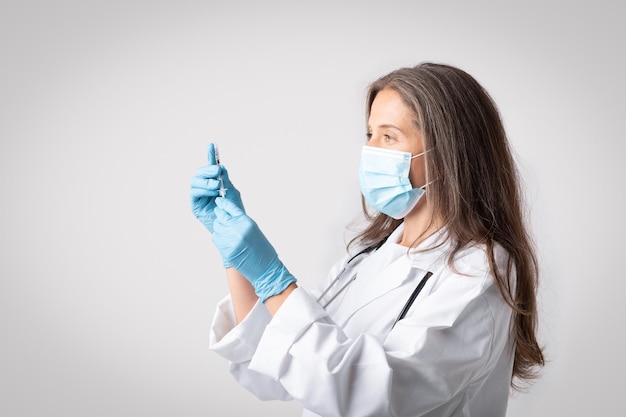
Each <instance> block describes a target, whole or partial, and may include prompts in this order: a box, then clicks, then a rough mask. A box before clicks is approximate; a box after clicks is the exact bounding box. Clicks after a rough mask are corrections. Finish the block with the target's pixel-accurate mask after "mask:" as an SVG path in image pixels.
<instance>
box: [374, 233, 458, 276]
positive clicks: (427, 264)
mask: <svg viewBox="0 0 626 417" xmlns="http://www.w3.org/2000/svg"><path fill="white" fill-rule="evenodd" d="M403 232H404V223H401V224H400V226H398V227H397V228H396V230H394V231H393V233H391V235H390V236H389V238H388V239H387V242H385V245H398V242H399V241H400V238H401V237H402V233H403ZM445 238H446V230H445V227H442V228H441V229H439V230H437V231H436V232H435V233H433V234H432V235H430V236H429V237H427V238H426V239H425V240H424V241H423V242H421V243H420V244H419V245H418V246H417V248H414V249H411V250H410V251H409V252H408V253H409V255H408V258H409V260H410V263H411V266H412V267H413V268H419V269H422V270H424V271H431V272H434V271H433V269H436V267H437V266H438V265H440V264H441V263H442V262H445V258H446V254H448V253H450V249H451V247H450V243H449V242H448V241H447V240H445ZM383 246H384V245H383ZM407 249H408V248H407Z"/></svg>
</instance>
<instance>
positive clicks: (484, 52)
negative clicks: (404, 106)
mask: <svg viewBox="0 0 626 417" xmlns="http://www.w3.org/2000/svg"><path fill="white" fill-rule="evenodd" d="M53 3H54V4H53ZM296 3H297V2H293V4H292V2H287V1H284V2H277V1H264V2H253V1H247V2H238V1H232V2H221V1H220V2H206V1H205V2H201V1H184V0H183V1H169V2H167V1H137V0H132V1H100V2H97V1H89V2H88V1H55V2H52V1H50V2H48V1H43V0H40V1H6V0H2V1H1V2H0V47H1V49H0V51H1V55H0V60H1V65H0V140H1V143H0V191H1V198H2V202H1V205H0V332H1V333H0V337H1V339H0V342H1V343H0V415H2V416H11V417H13V416H29V417H30V416H65V417H70V416H71V417H73V416H117V417H120V416H213V415H256V414H257V413H259V414H262V415H273V416H294V415H299V413H300V411H299V410H300V408H299V407H298V406H297V404H293V403H279V402H260V401H257V400H256V399H255V398H254V397H253V396H252V395H251V394H249V393H248V392H247V391H245V390H244V389H243V388H240V387H239V386H237V385H236V383H235V382H234V380H233V379H232V378H231V377H230V375H229V373H228V370H227V364H226V363H225V361H223V360H222V359H221V358H219V357H218V356H217V355H216V354H214V353H212V352H210V351H209V350H208V348H207V345H208V328H209V324H210V320H211V317H212V315H213V311H214V307H215V304H216V302H217V301H218V299H219V298H221V297H222V296H223V295H224V294H225V292H226V291H227V287H226V283H225V280H224V278H223V271H222V268H221V266H220V260H219V258H218V255H217V252H216V250H215V249H214V248H213V247H212V244H211V242H210V237H209V234H208V232H206V231H205V230H204V228H203V227H202V226H201V225H200V223H198V222H197V221H196V220H195V218H194V217H193V215H192V214H191V211H190V207H189V197H188V188H189V185H188V184H189V180H190V178H191V177H192V175H193V174H194V172H195V170H196V168H198V167H199V166H201V165H203V164H204V163H205V158H206V157H205V153H206V147H207V144H208V143H209V141H211V140H215V141H217V142H218V143H219V145H220V149H221V151H222V157H223V161H224V162H225V164H227V165H228V167H229V169H230V171H231V176H232V179H233V181H234V182H235V183H236V184H237V186H238V188H239V189H240V190H241V191H242V194H243V197H244V199H245V203H246V206H247V209H248V211H249V213H250V214H251V215H252V216H253V217H254V218H255V219H256V220H257V221H258V222H259V224H260V225H261V226H262V228H263V229H264V230H265V232H266V234H267V235H268V237H269V238H270V240H271V241H272V242H273V243H274V245H275V247H276V248H277V250H278V252H279V253H280V255H281V258H282V259H283V260H284V262H285V263H286V264H287V265H288V267H289V268H290V269H291V270H292V272H293V273H294V274H295V275H296V276H297V277H299V279H300V282H301V283H302V284H303V285H304V286H312V285H314V284H315V283H316V282H317V280H318V279H321V278H322V277H324V276H325V275H326V273H327V270H328V268H329V267H330V265H331V263H332V262H334V261H335V260H336V259H337V258H338V257H340V256H341V255H342V254H343V247H344V241H345V233H344V226H345V225H346V224H348V223H349V222H350V221H351V220H352V219H353V218H354V217H355V216H356V215H357V214H358V212H359V191H358V182H357V178H356V167H357V161H358V154H359V148H360V146H361V145H362V143H363V138H364V136H363V134H364V124H363V99H364V92H365V88H366V86H367V84H368V83H369V82H371V81H373V80H374V79H375V78H377V77H378V76H380V75H382V74H384V73H386V72H388V71H390V70H393V69H396V68H398V67H400V66H407V65H413V64H416V63H418V62H420V61H425V60H431V61H438V62H447V63H450V64H454V65H458V66H460V67H462V68H464V69H466V70H467V71H469V72H470V73H471V74H473V75H474V76H475V77H476V78H477V79H478V80H479V81H480V82H481V83H482V84H483V85H484V86H485V87H486V88H487V89H488V90H489V91H490V93H491V94H492V95H493V97H494V98H495V100H496V102H497V103H498V105H499V106H500V110H501V111H502V114H503V117H504V121H505V124H506V128H507V129H508V132H509V134H510V138H511V142H512V145H513V147H514V150H515V153H516V156H517V158H518V161H519V164H520V169H521V171H522V173H523V176H524V180H525V183H526V188H527V190H528V196H527V197H528V206H529V216H530V217H529V218H530V221H531V222H532V225H533V232H534V234H535V236H536V240H537V243H538V246H539V248H540V252H539V255H540V260H541V265H542V271H543V276H542V279H543V280H542V287H541V297H540V300H541V313H542V316H541V318H542V322H541V338H542V340H543V341H544V342H545V343H546V345H547V350H546V353H547V357H548V359H549V361H550V363H549V365H548V366H547V367H546V368H545V371H544V377H543V379H542V380H540V381H539V382H537V383H536V384H535V385H534V387H533V388H532V389H531V391H530V393H529V394H521V395H519V394H518V395H516V396H515V397H514V398H513V399H512V400H511V403H510V410H509V413H508V416H511V417H515V416H529V415H533V416H555V415H557V416H570V415H614V412H613V411H614V410H616V409H618V410H619V409H622V408H623V407H622V398H621V394H622V389H621V387H623V374H624V365H623V360H622V356H623V352H624V349H625V346H624V342H623V340H624V338H623V337H621V335H619V333H620V332H621V330H622V329H623V327H624V325H623V317H624V313H625V311H624V307H623V306H624V301H623V295H622V294H623V289H624V286H623V283H622V281H623V278H624V276H625V274H624V272H623V270H624V268H623V265H622V262H621V261H622V256H623V255H622V253H621V252H622V249H623V248H624V243H623V236H624V232H625V230H624V220H623V216H624V212H625V209H626V207H624V197H623V195H622V194H623V188H622V187H621V184H622V183H623V181H624V178H625V175H624V168H623V166H624V163H623V158H624V147H623V145H622V143H621V142H622V140H623V138H624V135H623V133H622V132H623V123H624V110H625V108H624V107H625V106H624V93H625V92H626V91H625V83H624V81H623V76H624V74H625V73H626V68H625V64H624V41H623V39H624V38H625V35H626V34H625V33H624V32H625V31H624V29H623V22H624V19H625V17H626V15H625V13H624V11H623V6H621V5H619V3H620V2H614V1H595V2H589V3H593V4H586V3H587V2H581V1H574V2H571V1H530V2H517V3H515V4H508V2H506V3H507V4H506V5H505V2H500V1H471V2H465V1H440V2H435V1H413V2H409V1H404V2H400V1H387V2H368V1H361V2H356V1H353V2H323V1H322V2H320V1H316V2H313V1H311V2H306V3H304V2H303V3H297V5H296ZM383 3H384V5H383ZM618 237H619V239H618Z"/></svg>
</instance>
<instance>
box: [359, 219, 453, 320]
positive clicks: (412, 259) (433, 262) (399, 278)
mask: <svg viewBox="0 0 626 417" xmlns="http://www.w3.org/2000/svg"><path fill="white" fill-rule="evenodd" d="M403 230H404V225H403V224H401V225H400V226H399V227H398V228H396V230H394V232H393V233H392V234H391V235H390V236H389V238H388V239H387V241H386V242H385V244H384V245H383V246H381V248H380V249H379V250H378V251H380V253H378V254H376V255H377V256H376V257H377V258H378V259H377V260H376V261H374V259H375V258H372V259H366V260H365V261H364V262H363V264H362V265H361V266H360V268H359V275H361V276H360V277H359V276H357V280H356V281H355V287H357V288H359V290H358V295H357V294H354V293H352V296H349V297H348V299H349V300H352V301H351V302H354V303H355V304H356V305H355V307H356V308H354V310H353V313H352V314H351V316H352V315H353V314H354V313H356V312H357V311H358V310H360V309H361V308H362V307H364V306H365V305H367V304H369V303H370V302H372V301H373V300H375V299H377V298H379V297H381V296H383V295H384V294H386V293H388V292H389V291H391V290H393V289H395V288H398V287H400V286H401V285H403V284H405V283H406V282H407V281H411V282H415V285H417V284H418V282H419V281H420V280H421V279H422V277H423V276H424V275H425V274H426V272H428V271H430V272H435V270H438V269H439V266H440V265H441V264H442V263H443V262H445V253H446V249H447V248H448V246H449V245H448V244H447V243H444V244H443V245H441V246H440V247H437V248H435V249H431V250H428V251H421V250H423V249H427V248H430V247H434V246H436V245H437V244H439V243H440V242H441V241H440V239H441V238H443V235H442V233H443V231H442V230H439V231H437V232H436V233H434V234H433V235H431V236H430V237H428V238H427V239H426V240H424V242H422V243H421V244H420V245H418V247H417V249H414V250H411V251H410V252H409V254H408V255H406V254H403V255H401V256H400V257H396V259H393V260H391V257H389V255H390V254H392V253H394V252H395V253H396V254H397V252H398V241H399V239H400V237H401V236H402V231H403ZM405 249H408V248H405ZM372 256H374V255H372ZM385 256H388V258H387V260H382V259H384V257H385ZM381 258H382V259H381ZM372 261H374V262H372ZM389 261H390V262H389ZM378 262H389V263H388V264H385V265H383V268H382V270H381V269H380V268H379V266H380V264H378ZM369 274H372V275H373V276H371V275H370V276H368V275H369ZM364 281H365V282H364Z"/></svg>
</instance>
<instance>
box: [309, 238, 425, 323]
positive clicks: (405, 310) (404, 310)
mask: <svg viewBox="0 0 626 417" xmlns="http://www.w3.org/2000/svg"><path fill="white" fill-rule="evenodd" d="M388 237H389V236H387V237H386V238H384V239H383V240H382V241H380V242H378V243H375V244H374V245H371V246H368V247H367V248H365V249H363V250H362V251H360V252H358V253H357V254H356V255H354V256H352V257H351V258H350V259H348V262H346V265H345V266H344V267H343V269H342V270H341V271H339V273H338V274H337V276H336V277H335V279H334V280H332V282H331V283H330V284H328V287H326V289H325V290H324V292H322V294H321V295H320V296H319V297H317V302H318V303H319V302H320V301H321V300H322V298H324V296H325V295H326V294H328V292H330V290H331V289H332V288H333V287H334V286H335V284H337V283H338V282H339V280H341V277H342V276H343V274H344V273H345V272H346V270H347V269H348V267H349V266H350V264H351V263H352V261H354V260H355V259H357V258H359V257H361V256H362V255H367V254H369V253H371V252H375V251H377V250H378V249H379V248H380V247H381V246H382V245H383V244H384V243H385V242H386V241H387V238H388ZM432 275H433V273H432V272H430V271H427V272H426V274H425V275H424V276H423V277H422V279H421V280H420V282H419V283H418V284H417V287H415V289H414V290H413V292H412V293H411V295H410V296H409V298H408V299H407V300H406V303H405V304H404V306H403V307H402V310H400V314H398V317H396V320H395V321H394V322H393V325H392V326H391V328H392V329H393V328H394V326H395V325H396V323H398V322H399V321H400V320H402V319H403V318H404V317H405V316H406V314H407V313H408V312H409V309H410V308H411V306H412V305H413V303H414V302H415V299H416V298H417V296H418V295H419V293H420V292H421V291H422V289H423V288H424V286H425V285H426V282H427V281H428V279H429V278H430V277H431V276H432ZM356 276H357V273H356V272H355V273H354V274H352V276H351V277H350V279H348V280H347V281H346V283H345V284H343V286H342V287H341V288H339V290H337V292H336V293H335V294H334V295H333V296H332V297H330V299H329V300H328V301H326V303H324V305H322V308H323V309H324V310H326V307H328V305H329V304H330V303H332V302H333V301H334V300H335V299H336V298H337V297H338V296H339V295H340V294H342V293H343V292H344V291H345V290H346V289H347V288H348V286H349V285H350V284H352V283H353V282H354V280H355V279H356Z"/></svg>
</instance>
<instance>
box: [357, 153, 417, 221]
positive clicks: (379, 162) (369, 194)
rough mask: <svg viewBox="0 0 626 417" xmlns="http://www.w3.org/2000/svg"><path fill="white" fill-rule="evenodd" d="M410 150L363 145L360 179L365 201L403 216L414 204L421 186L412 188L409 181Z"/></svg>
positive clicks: (379, 208) (398, 216)
mask: <svg viewBox="0 0 626 417" xmlns="http://www.w3.org/2000/svg"><path fill="white" fill-rule="evenodd" d="M425 153H426V152H422V153H420V154H417V155H415V156H411V153H410V152H401V151H393V150H389V149H383V148H377V147H374V146H363V150H362V151H361V162H360V164H359V182H360V184H361V192H362V193H363V196H364V197H365V201H367V204H369V205H370V206H371V207H373V208H374V209H376V210H378V211H380V212H382V213H385V214H386V215H388V216H390V217H393V218H394V219H402V218H403V217H404V216H406V215H407V214H408V213H409V212H410V211H411V210H412V209H413V207H415V205H416V204H417V202H418V201H419V199H420V197H421V196H422V195H424V189H423V187H422V188H413V186H412V185H411V181H410V180H409V169H410V168H411V160H412V159H413V158H417V157H418V156H422V155H424V154H425Z"/></svg>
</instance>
